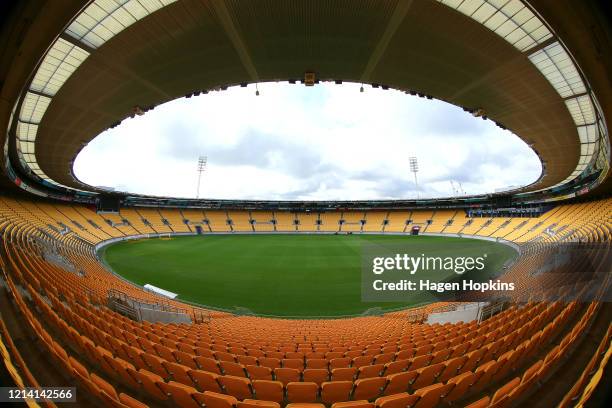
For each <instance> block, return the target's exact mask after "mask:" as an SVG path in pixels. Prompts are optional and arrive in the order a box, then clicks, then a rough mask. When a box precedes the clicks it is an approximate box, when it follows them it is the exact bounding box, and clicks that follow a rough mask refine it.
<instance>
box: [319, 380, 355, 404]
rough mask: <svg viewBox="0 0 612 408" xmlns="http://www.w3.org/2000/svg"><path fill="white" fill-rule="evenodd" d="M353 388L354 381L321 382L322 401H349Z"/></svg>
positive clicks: (329, 402) (327, 402)
mask: <svg viewBox="0 0 612 408" xmlns="http://www.w3.org/2000/svg"><path fill="white" fill-rule="evenodd" d="M352 389H353V382H352V381H331V382H324V383H323V384H321V401H323V402H324V403H326V404H333V403H334V402H344V401H348V400H349V395H350V393H351V390H352Z"/></svg>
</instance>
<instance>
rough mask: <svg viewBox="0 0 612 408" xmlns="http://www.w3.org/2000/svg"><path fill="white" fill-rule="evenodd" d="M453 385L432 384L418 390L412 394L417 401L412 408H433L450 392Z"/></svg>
mask: <svg viewBox="0 0 612 408" xmlns="http://www.w3.org/2000/svg"><path fill="white" fill-rule="evenodd" d="M452 388H453V384H442V383H437V384H432V385H429V386H427V387H423V388H420V389H418V390H416V391H415V392H414V395H417V396H418V397H420V398H419V400H418V401H417V403H416V404H415V405H414V408H433V407H435V406H436V405H438V403H439V402H440V400H441V399H443V398H444V397H445V396H446V395H447V394H448V392H449V391H450V390H452Z"/></svg>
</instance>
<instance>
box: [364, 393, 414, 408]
mask: <svg viewBox="0 0 612 408" xmlns="http://www.w3.org/2000/svg"><path fill="white" fill-rule="evenodd" d="M418 400H419V396H418V395H411V394H408V393H407V392H402V393H399V394H393V395H387V396H384V397H380V398H378V399H376V401H375V404H376V408H406V407H413V406H414V404H416V402H417V401H418Z"/></svg>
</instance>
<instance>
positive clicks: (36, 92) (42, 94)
mask: <svg viewBox="0 0 612 408" xmlns="http://www.w3.org/2000/svg"><path fill="white" fill-rule="evenodd" d="M27 92H29V93H32V94H34V95H38V96H44V97H45V98H53V95H49V94H46V93H44V92H40V91H36V90H34V89H31V88H30V89H28V91H27Z"/></svg>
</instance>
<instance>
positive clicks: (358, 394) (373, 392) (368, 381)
mask: <svg viewBox="0 0 612 408" xmlns="http://www.w3.org/2000/svg"><path fill="white" fill-rule="evenodd" d="M386 384H387V378H386V377H372V378H363V379H359V380H357V381H355V388H354V389H353V395H352V399H354V400H373V399H375V398H376V397H378V396H379V395H380V394H381V393H382V390H383V388H385V385H386Z"/></svg>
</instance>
